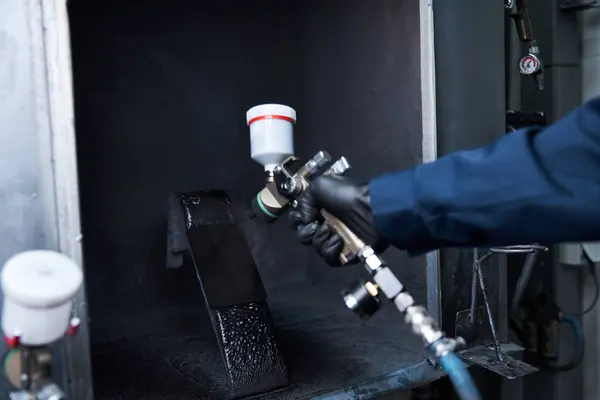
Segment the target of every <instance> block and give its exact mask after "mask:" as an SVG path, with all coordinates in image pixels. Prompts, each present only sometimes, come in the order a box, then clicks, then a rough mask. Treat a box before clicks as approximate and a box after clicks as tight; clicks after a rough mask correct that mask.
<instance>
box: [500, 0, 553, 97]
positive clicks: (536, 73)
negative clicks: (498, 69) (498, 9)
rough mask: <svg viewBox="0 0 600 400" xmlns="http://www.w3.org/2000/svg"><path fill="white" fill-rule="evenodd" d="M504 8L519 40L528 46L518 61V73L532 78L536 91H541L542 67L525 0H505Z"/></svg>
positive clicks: (542, 81)
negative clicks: (526, 52)
mask: <svg viewBox="0 0 600 400" xmlns="http://www.w3.org/2000/svg"><path fill="white" fill-rule="evenodd" d="M505 8H506V10H507V13H508V15H509V16H510V17H511V18H512V19H513V20H514V21H515V27H516V29H517V36H518V37H519V40H520V41H521V42H522V43H526V44H527V45H528V46H529V49H528V54H527V55H525V56H523V57H522V58H521V60H520V61H519V71H520V72H521V74H522V75H525V76H533V77H534V78H535V80H536V83H537V86H538V89H539V90H543V89H544V67H543V64H542V59H541V58H540V49H539V47H538V45H537V42H536V40H535V39H534V37H533V33H532V29H531V19H530V18H529V11H528V10H527V3H526V0H506V2H505Z"/></svg>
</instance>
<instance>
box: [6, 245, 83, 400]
mask: <svg viewBox="0 0 600 400" xmlns="http://www.w3.org/2000/svg"><path fill="white" fill-rule="evenodd" d="M1 281H2V291H3V293H4V303H3V307H2V330H3V332H4V340H5V341H6V344H7V345H8V347H9V349H10V350H9V351H8V352H7V353H6V354H5V355H4V357H3V363H2V364H3V370H4V373H5V375H6V376H7V378H8V380H9V381H10V383H11V385H12V386H13V387H14V388H15V390H14V391H12V392H11V393H9V398H10V399H11V400H64V399H66V395H65V394H64V392H63V391H62V389H61V388H60V387H59V386H58V385H57V384H56V383H55V382H54V381H53V379H52V368H51V367H52V359H53V357H52V348H51V345H52V344H53V343H55V342H56V341H58V340H59V339H60V338H62V337H63V336H65V335H69V336H72V335H74V334H75V333H76V332H77V328H78V327H79V323H80V320H79V319H78V318H74V317H73V314H72V299H73V297H74V296H75V294H76V293H77V292H78V291H79V289H80V288H81V285H82V282H83V274H82V272H81V269H80V268H79V267H78V266H77V264H76V263H75V262H73V261H72V260H71V259H70V258H68V257H66V256H64V255H62V254H59V253H55V252H53V251H47V250H36V251H27V252H23V253H19V254H17V255H15V256H14V257H12V258H11V259H9V260H8V261H7V262H6V263H5V264H4V267H3V269H2V273H1Z"/></svg>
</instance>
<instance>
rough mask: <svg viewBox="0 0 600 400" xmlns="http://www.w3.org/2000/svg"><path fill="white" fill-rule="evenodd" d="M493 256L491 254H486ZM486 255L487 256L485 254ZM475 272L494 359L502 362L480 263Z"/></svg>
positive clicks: (476, 264)
mask: <svg viewBox="0 0 600 400" xmlns="http://www.w3.org/2000/svg"><path fill="white" fill-rule="evenodd" d="M488 254H493V253H491V252H490V253H488ZM486 255H487V254H486ZM488 258H489V256H488V257H486V256H485V255H484V256H483V257H481V260H487V259H488ZM475 270H476V271H477V276H478V277H479V287H480V289H481V294H482V295H483V303H484V304H485V310H486V312H487V315H488V322H489V324H490V330H491V331H492V338H493V340H494V350H495V351H496V357H498V361H504V355H503V354H502V351H501V350H500V341H499V340H498V335H497V333H496V324H495V323H494V318H493V315H492V307H491V306H490V302H489V301H488V297H487V292H486V287H485V281H484V279H483V271H482V270H481V261H480V260H477V261H475Z"/></svg>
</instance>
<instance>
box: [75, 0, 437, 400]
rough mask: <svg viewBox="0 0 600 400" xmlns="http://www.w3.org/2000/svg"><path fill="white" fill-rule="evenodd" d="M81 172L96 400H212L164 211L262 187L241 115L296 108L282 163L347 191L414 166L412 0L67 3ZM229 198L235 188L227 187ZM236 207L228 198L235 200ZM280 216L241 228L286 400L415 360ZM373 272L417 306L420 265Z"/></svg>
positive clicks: (189, 287)
mask: <svg viewBox="0 0 600 400" xmlns="http://www.w3.org/2000/svg"><path fill="white" fill-rule="evenodd" d="M69 4H70V10H69V15H70V17H71V33H72V35H71V40H72V52H73V68H74V90H75V112H76V118H75V123H76V130H77V135H78V137H77V146H78V163H79V165H78V167H79V176H80V190H81V215H82V225H83V235H84V237H85V243H84V257H85V268H86V281H87V286H86V288H87V294H88V303H89V311H90V315H91V322H90V327H91V334H92V354H93V372H94V384H95V392H96V393H95V395H96V396H95V398H96V399H100V400H104V399H110V400H114V399H144V400H154V399H157V400H158V399H160V400H187V399H199V398H208V399H215V398H225V397H227V396H228V394H229V389H228V379H227V374H226V373H225V368H224V366H223V363H222V359H221V353H220V351H219V348H218V346H217V341H216V340H215V334H214V331H213V328H212V325H211V321H210V318H209V317H208V316H205V318H204V319H202V318H200V314H203V313H205V310H204V308H205V307H204V299H203V296H202V293H201V291H200V290H198V281H197V279H196V277H195V273H194V271H193V269H191V268H188V267H187V266H186V267H182V268H179V269H177V270H168V269H166V268H165V261H164V257H165V256H164V255H165V252H166V249H165V226H166V224H167V221H166V220H165V199H166V198H167V197H168V195H169V193H172V192H188V191H194V190H197V189H201V188H223V189H225V190H227V191H228V192H229V191H230V190H235V191H236V192H239V197H238V196H236V199H240V201H243V204H244V205H247V204H248V203H249V200H250V199H251V198H252V197H253V196H255V195H256V193H257V191H258V190H260V189H262V188H263V187H264V182H265V180H264V171H263V168H261V166H260V165H258V164H257V163H255V162H253V161H252V160H251V159H250V156H249V155H250V149H249V134H248V127H247V125H246V121H245V112H246V110H248V109H249V108H250V107H252V106H254V105H256V104H261V103H265V102H279V103H283V104H288V105H290V106H292V107H294V108H295V109H296V110H297V112H298V123H297V129H296V135H295V143H296V153H297V155H298V156H300V157H302V158H307V157H310V156H312V155H313V154H314V153H315V152H316V151H318V150H321V149H324V150H327V151H329V152H330V153H331V155H332V157H334V158H336V157H339V156H342V155H343V156H346V157H348V159H349V161H350V163H351V164H352V169H351V170H350V171H349V175H353V176H355V177H357V178H359V179H368V178H369V177H370V176H372V175H375V174H378V173H383V172H386V171H390V170H393V169H397V168H405V167H409V166H411V165H414V164H416V163H419V162H420V161H421V142H422V137H421V98H420V94H419V93H420V84H419V81H420V76H419V72H420V67H419V64H420V52H419V31H420V29H419V7H418V1H417V0H406V1H397V0H381V1H376V2H366V1H363V0H345V1H344V2H343V3H342V4H343V6H340V2H339V1H337V0H325V1H316V0H307V1H304V0H302V1H300V0H298V1H295V0H289V1H280V0H221V1H213V2H199V1H194V0H147V1H144V2H136V1H122V0H72V1H70V2H69ZM236 194H237V193H236ZM232 198H233V195H232ZM286 220H287V218H281V220H280V221H278V222H276V223H274V224H264V223H262V222H260V221H258V219H257V218H254V219H251V220H250V219H244V220H242V219H240V218H238V219H237V221H238V223H239V227H240V228H241V229H242V230H243V231H244V233H245V235H246V239H247V241H248V243H249V245H250V247H251V250H252V254H253V256H254V259H255V261H256V265H257V267H258V269H259V272H260V276H261V278H262V281H263V283H264V285H265V288H266V290H267V293H268V302H269V308H270V311H271V314H272V316H273V321H274V326H275V333H276V338H277V341H278V343H279V345H280V346H281V351H282V353H283V356H284V359H285V361H286V364H287V365H288V369H289V372H290V384H291V386H290V388H289V389H286V390H285V391H283V392H281V393H276V394H273V395H269V396H266V398H269V399H300V398H305V397H309V396H310V395H311V394H314V393H322V392H324V391H329V390H336V389H340V388H342V387H344V386H346V385H348V384H351V383H356V382H361V381H364V380H369V379H374V378H376V377H378V376H381V375H384V374H386V373H390V372H392V371H395V370H398V369H401V368H403V367H406V366H409V365H412V364H415V363H417V362H420V361H422V360H423V358H424V354H425V353H424V351H423V349H422V344H421V343H420V341H419V340H418V339H417V338H415V337H414V335H413V334H412V333H411V332H410V331H409V330H408V329H406V327H405V325H404V323H403V322H402V320H401V318H400V317H399V315H398V314H397V312H395V311H394V310H393V308H392V307H391V306H389V305H384V307H383V308H382V310H380V311H379V313H377V314H376V315H375V316H374V317H373V318H372V319H371V320H369V322H368V323H367V324H364V325H363V324H361V323H360V321H359V320H358V319H357V317H356V316H355V315H354V314H353V313H352V312H350V311H348V310H347V309H346V307H345V305H344V303H343V301H342V299H341V296H340V292H341V291H342V290H343V289H345V288H346V287H347V285H349V284H350V283H351V282H353V281H355V280H356V278H357V277H358V276H359V275H361V276H363V273H364V271H363V270H362V269H361V268H358V267H350V268H341V269H333V268H328V267H327V266H326V265H324V263H323V262H322V260H320V259H319V257H318V256H316V255H315V254H314V251H312V249H308V248H306V247H304V246H302V245H300V244H299V243H298V241H297V239H296V237H295V234H294V232H293V231H292V230H291V229H290V226H289V224H288V223H287V221H286ZM385 257H386V261H388V263H390V264H392V268H394V270H395V272H396V273H398V275H399V277H400V278H401V279H402V281H403V282H404V283H405V284H406V286H407V288H408V289H409V290H410V291H411V292H412V293H413V294H414V295H415V296H416V297H417V299H418V300H419V302H421V303H423V302H425V301H426V292H425V282H426V280H425V274H426V271H425V268H424V264H425V263H424V261H423V259H422V258H417V259H408V258H407V257H406V256H405V255H404V254H403V253H401V252H399V251H394V250H391V249H390V250H388V251H387V252H386V254H385Z"/></svg>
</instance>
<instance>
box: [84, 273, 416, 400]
mask: <svg viewBox="0 0 600 400" xmlns="http://www.w3.org/2000/svg"><path fill="white" fill-rule="evenodd" d="M165 272H167V273H168V274H171V275H172V276H171V277H170V278H168V279H171V278H172V283H175V282H176V281H178V280H179V281H180V282H179V283H180V285H181V286H180V287H181V288H182V289H183V288H184V287H186V286H188V289H189V281H190V278H191V279H193V272H192V271H189V270H188V271H183V270H180V271H165ZM176 275H179V276H176ZM186 280H187V281H188V283H186V282H185V281H186ZM134 290H135V289H134ZM140 290H143V289H142V288H140ZM339 291H340V287H339V286H338V285H334V284H328V285H308V284H295V285H289V286H282V287H278V288H274V289H271V290H270V291H269V305H270V307H271V311H272V314H273V318H274V321H275V325H276V329H277V340H278V341H279V344H280V345H281V347H282V351H283V353H284V357H285V359H286V362H287V363H288V368H289V370H290V375H291V385H290V387H289V388H288V389H286V390H284V391H281V392H278V393H275V394H271V395H268V396H264V397H263V398H265V399H299V398H306V397H309V396H310V395H314V394H316V393H322V392H327V391H330V390H334V389H338V388H341V387H344V386H347V385H349V384H351V383H355V382H357V381H362V380H365V379H368V378H373V377H377V376H380V375H383V374H385V373H388V372H392V371H395V370H397V369H401V368H403V367H405V366H409V365H412V364H414V363H417V362H418V361H421V360H422V359H423V352H422V351H420V350H419V349H421V348H422V346H421V345H420V343H419V341H418V339H417V338H415V337H414V336H413V335H410V334H408V333H407V332H406V327H405V326H404V325H403V324H402V322H401V320H400V318H399V315H398V314H396V313H395V312H394V311H393V309H391V308H389V307H388V308H387V309H384V310H382V311H381V312H380V314H378V315H377V316H376V317H374V319H372V320H371V321H369V323H367V324H361V323H360V322H359V321H358V320H357V318H356V317H355V316H354V315H353V314H352V313H351V312H349V311H347V310H346V309H345V307H344V305H343V303H342V301H341V299H340V296H339ZM182 293H183V292H182ZM132 294H133V293H132ZM95 321H96V322H97V323H96V324H92V326H93V332H94V333H95V336H94V344H93V366H94V386H95V394H96V398H97V399H106V400H109V399H110V400H113V399H164V400H169V399H174V400H175V399H177V400H186V399H219V398H225V396H224V393H226V391H227V383H226V381H225V380H224V377H225V374H224V370H223V364H222V360H221V358H220V356H219V352H218V348H217V346H216V341H215V337H214V334H213V331H212V328H211V325H210V321H209V319H208V315H207V313H206V311H205V309H204V305H203V304H202V299H201V294H200V291H199V290H197V291H196V292H195V293H192V292H188V294H187V296H183V295H182V296H178V297H174V298H173V301H172V302H171V303H169V304H164V305H163V306H160V307H155V306H152V307H148V308H146V309H144V310H142V311H140V309H139V308H137V307H135V308H134V307H123V308H121V309H120V310H118V311H117V312H114V311H113V312H111V313H110V314H108V313H107V314H106V315H104V316H102V317H101V318H97V319H96V320H95Z"/></svg>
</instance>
